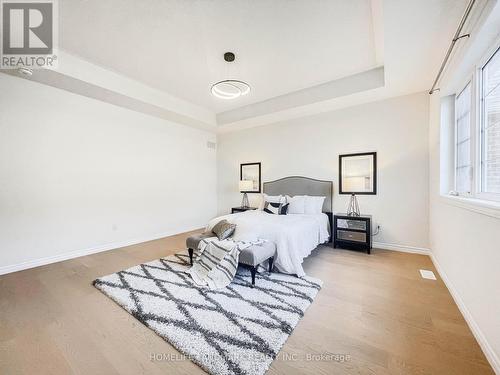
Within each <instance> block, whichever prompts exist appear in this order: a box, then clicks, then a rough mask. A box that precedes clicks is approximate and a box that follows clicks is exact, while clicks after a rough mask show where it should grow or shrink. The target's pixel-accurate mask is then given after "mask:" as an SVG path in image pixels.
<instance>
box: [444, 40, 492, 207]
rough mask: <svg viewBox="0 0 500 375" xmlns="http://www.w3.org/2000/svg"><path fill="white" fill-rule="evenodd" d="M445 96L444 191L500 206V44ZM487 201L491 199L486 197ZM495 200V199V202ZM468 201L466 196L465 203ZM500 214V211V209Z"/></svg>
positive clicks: (481, 202) (480, 203)
mask: <svg viewBox="0 0 500 375" xmlns="http://www.w3.org/2000/svg"><path fill="white" fill-rule="evenodd" d="M494 47H495V48H493V49H491V50H490V51H489V52H488V54H487V55H485V56H484V57H483V59H482V60H481V61H480V62H478V63H477V64H476V66H475V67H474V69H473V71H472V72H471V74H470V75H469V76H468V77H467V80H465V81H464V83H463V85H462V86H461V87H460V89H459V90H458V91H457V92H456V93H455V95H450V96H446V97H444V98H443V99H442V101H441V121H442V126H443V127H442V130H443V133H442V135H444V137H445V138H442V139H443V142H442V143H441V150H442V151H444V154H442V155H444V157H443V159H442V164H441V165H442V166H443V167H444V168H445V173H443V174H442V175H441V176H442V180H441V181H442V184H441V191H442V192H443V193H444V194H446V193H448V192H449V194H450V195H452V196H460V197H465V198H475V199H470V200H467V201H466V202H468V203H467V204H476V205H485V204H486V205H489V206H493V207H495V209H497V207H498V208H500V43H499V42H497V44H496V45H495V46H494ZM485 201H489V203H488V202H485ZM492 201H494V202H492ZM463 202H465V201H462V203H463ZM499 216H500V213H499Z"/></svg>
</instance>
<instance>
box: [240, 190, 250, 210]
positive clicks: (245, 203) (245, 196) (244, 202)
mask: <svg viewBox="0 0 500 375" xmlns="http://www.w3.org/2000/svg"><path fill="white" fill-rule="evenodd" d="M241 207H243V208H248V207H250V203H249V202H248V194H247V193H243V200H242V201H241Z"/></svg>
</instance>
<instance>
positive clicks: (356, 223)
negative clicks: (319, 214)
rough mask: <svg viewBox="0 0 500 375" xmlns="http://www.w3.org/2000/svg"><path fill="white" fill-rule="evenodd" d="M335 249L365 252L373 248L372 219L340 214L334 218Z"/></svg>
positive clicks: (363, 216) (368, 216)
mask: <svg viewBox="0 0 500 375" xmlns="http://www.w3.org/2000/svg"><path fill="white" fill-rule="evenodd" d="M333 236H334V241H333V247H342V248H345V249H353V250H365V251H366V252H367V253H368V254H370V250H371V248H372V217H371V216H370V215H361V216H351V215H348V214H338V215H334V217H333Z"/></svg>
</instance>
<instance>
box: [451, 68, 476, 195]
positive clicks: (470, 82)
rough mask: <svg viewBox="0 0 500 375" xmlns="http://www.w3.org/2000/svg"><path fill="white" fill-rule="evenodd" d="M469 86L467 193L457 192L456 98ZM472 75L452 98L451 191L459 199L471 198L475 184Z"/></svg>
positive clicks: (473, 91)
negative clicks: (452, 190) (469, 171)
mask: <svg viewBox="0 0 500 375" xmlns="http://www.w3.org/2000/svg"><path fill="white" fill-rule="evenodd" d="M468 85H470V103H469V104H470V115H469V117H470V120H469V121H470V126H469V132H470V134H469V138H470V147H471V150H470V159H471V160H470V163H471V169H472V171H471V173H472V176H471V181H470V186H471V188H470V190H471V191H469V192H466V193H464V192H459V191H457V167H458V147H457V145H458V122H457V120H458V115H457V105H456V103H457V98H458V96H459V95H460V94H461V93H463V92H464V91H465V89H466V88H467V86H468ZM474 86H475V85H474V75H473V74H472V75H469V76H468V77H467V79H466V80H465V82H464V83H463V84H462V85H461V86H460V89H459V90H457V92H456V93H455V98H454V106H455V108H454V110H455V115H454V116H455V118H454V123H453V135H454V136H453V189H454V190H455V192H456V195H457V196H461V197H472V196H474V193H475V191H474V190H475V183H474V180H475V178H474V177H475V176H474V174H475V171H476V168H475V155H474V153H473V150H474V145H475V139H474V123H475V121H474V119H475V112H474V97H475V89H474Z"/></svg>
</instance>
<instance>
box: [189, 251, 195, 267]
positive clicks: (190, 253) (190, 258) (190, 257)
mask: <svg viewBox="0 0 500 375" xmlns="http://www.w3.org/2000/svg"><path fill="white" fill-rule="evenodd" d="M188 253H189V262H190V263H191V265H193V253H194V250H193V249H188Z"/></svg>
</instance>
